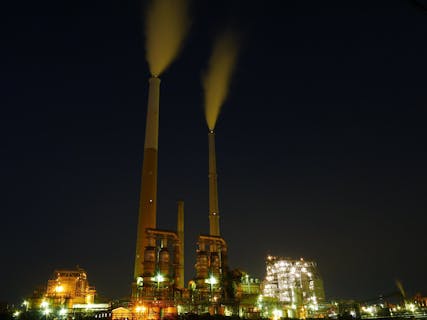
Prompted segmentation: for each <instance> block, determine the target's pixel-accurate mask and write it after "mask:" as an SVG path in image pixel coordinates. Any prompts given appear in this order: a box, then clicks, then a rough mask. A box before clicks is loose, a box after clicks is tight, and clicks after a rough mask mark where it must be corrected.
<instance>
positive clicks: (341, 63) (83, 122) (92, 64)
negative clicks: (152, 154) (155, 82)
mask: <svg viewBox="0 0 427 320" xmlns="http://www.w3.org/2000/svg"><path fill="white" fill-rule="evenodd" d="M425 5H426V1H423V0H420V1H419V2H417V1H415V0H413V1H412V0H376V1H373V0H354V1H341V0H326V1H319V0H306V1H301V0H286V1H284V0H282V1H273V0H270V1H267V0H266V1H256V2H255V1H247V0H202V1H194V2H193V8H192V25H191V30H190V33H189V35H188V37H187V39H186V42H185V45H184V47H183V50H182V52H181V54H180V56H179V57H178V58H177V59H176V61H175V62H174V63H173V64H172V65H171V66H170V68H169V69H168V70H167V71H166V72H165V73H164V74H163V75H162V76H161V78H162V84H161V98H160V112H161V115H160V137H159V190H158V191H159V193H158V215H157V219H158V227H159V228H162V229H174V228H175V225H176V201H177V200H179V199H183V200H184V201H185V218H186V225H185V230H186V243H185V246H186V264H185V269H186V281H188V280H189V279H190V277H191V276H192V275H193V265H194V263H195V248H196V238H197V236H198V235H199V234H200V233H208V180H207V174H208V173H207V170H208V168H207V166H208V162H207V151H208V146H207V127H206V124H205V121H204V113H203V106H202V103H203V91H202V86H201V83H200V76H201V73H202V70H203V69H205V66H206V64H207V60H208V57H209V54H210V50H211V46H212V43H213V39H214V36H215V35H216V34H217V33H218V32H220V31H221V30H222V28H224V27H227V26H229V25H232V26H234V27H235V28H237V29H238V30H239V31H240V32H241V34H242V50H241V54H240V57H239V62H238V65H237V67H236V70H235V74H234V77H233V81H232V85H231V88H230V92H229V97H228V99H227V101H226V103H225V104H224V106H223V109H222V112H221V114H220V117H219V120H218V124H217V128H216V134H217V135H216V143H217V165H218V174H219V178H218V183H219V196H220V199H219V203H220V215H221V220H220V222H221V232H222V235H223V237H224V238H225V239H226V240H227V242H228V245H229V256H230V266H231V267H232V268H241V269H243V270H246V271H247V272H249V273H250V274H251V275H253V276H256V277H259V278H263V277H264V268H265V262H264V261H265V257H266V255H267V254H273V255H280V256H288V257H295V258H299V257H304V258H306V259H313V260H315V261H317V262H318V266H319V269H320V272H321V274H322V276H323V278H324V283H325V291H326V295H327V297H328V298H334V297H341V298H356V299H364V298H372V297H375V296H378V295H379V294H387V293H390V292H393V291H396V287H395V284H394V281H395V279H400V280H401V281H402V283H403V286H404V287H405V289H406V290H407V291H408V293H409V294H414V293H416V292H421V293H424V294H427V290H426V289H427V273H426V265H427V254H426V249H425V244H426V240H427V236H426V232H425V230H426V223H427V218H426V211H427V200H426V181H427V148H426V138H427V137H426V136H427V135H426V119H427V111H426V106H427V90H426V88H427V87H426V85H427V63H426V62H427V60H426V58H427V10H426V9H425V7H424V6H425ZM1 6H2V8H1V11H2V12H3V13H4V14H5V17H4V18H2V20H3V27H2V48H1V50H0V61H1V73H0V74H1V76H0V81H1V82H0V85H1V95H0V103H1V106H2V112H1V126H0V131H1V137H2V138H1V149H0V150H1V154H0V174H1V176H0V181H1V194H2V200H1V201H0V211H1V217H2V218H1V232H0V246H1V247H0V248H1V263H0V274H1V275H2V277H1V280H0V300H5V301H10V302H14V301H20V299H21V298H23V297H24V296H25V295H28V294H30V293H31V292H32V290H33V289H34V288H35V287H37V286H38V285H45V284H46V282H47V280H48V278H49V277H50V276H51V274H52V272H53V270H54V269H55V268H73V267H75V266H76V265H80V266H81V267H83V268H85V269H86V270H87V271H88V276H89V281H90V283H91V284H92V285H94V286H96V288H97V291H98V293H99V295H100V296H101V297H110V298H120V297H125V296H129V294H130V284H131V281H132V273H133V263H134V251H135V239H136V223H137V212H138V197H139V190H140V172H141V167H142V159H143V149H144V130H145V112H146V106H147V89H148V81H147V80H148V77H149V72H148V66H147V63H146V61H145V48H144V32H143V19H144V16H143V9H144V7H145V4H144V3H141V2H140V1H139V0H131V1H118V0H116V1H113V0H102V1H101V0H92V1H83V0H77V1H54V0H45V1H29V0H23V1H7V2H6V1H5V3H2V5H1Z"/></svg>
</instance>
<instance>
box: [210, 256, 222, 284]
mask: <svg viewBox="0 0 427 320" xmlns="http://www.w3.org/2000/svg"><path fill="white" fill-rule="evenodd" d="M220 268H221V263H220V259H219V255H218V252H211V274H212V275H213V276H214V277H215V278H217V279H218V278H219V277H220V274H221V272H220Z"/></svg>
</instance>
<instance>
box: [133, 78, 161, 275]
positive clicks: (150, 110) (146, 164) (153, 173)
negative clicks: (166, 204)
mask: <svg viewBox="0 0 427 320" xmlns="http://www.w3.org/2000/svg"><path fill="white" fill-rule="evenodd" d="M159 97H160V79H159V78H157V77H151V78H150V80H149V91H148V107H147V122H146V125H145V144H144V160H143V164H142V182H141V194H140V198H139V215H138V230H137V240H136V254H135V269H134V278H135V279H136V278H137V277H139V276H142V274H143V272H144V268H143V262H144V250H145V247H146V246H147V245H148V241H147V236H146V232H145V230H146V229H147V228H152V229H155V228H156V205H157V151H158V138H159Z"/></svg>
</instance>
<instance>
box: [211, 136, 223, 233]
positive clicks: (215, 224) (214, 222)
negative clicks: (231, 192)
mask: <svg viewBox="0 0 427 320" xmlns="http://www.w3.org/2000/svg"><path fill="white" fill-rule="evenodd" d="M208 140H209V176H208V177H209V234H210V235H211V236H220V233H219V208H218V185H217V173H216V154H215V133H214V131H213V130H210V131H209V133H208Z"/></svg>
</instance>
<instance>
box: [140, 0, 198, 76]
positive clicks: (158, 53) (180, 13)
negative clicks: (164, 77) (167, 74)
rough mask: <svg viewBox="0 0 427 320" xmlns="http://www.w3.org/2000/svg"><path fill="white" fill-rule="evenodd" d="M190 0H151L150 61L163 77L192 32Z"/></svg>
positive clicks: (152, 69)
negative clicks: (185, 39)
mask: <svg viewBox="0 0 427 320" xmlns="http://www.w3.org/2000/svg"><path fill="white" fill-rule="evenodd" d="M188 11H189V5H188V1H187V0H151V2H150V3H149V6H148V8H147V15H146V24H145V32H146V50H147V61H148V64H149V66H150V72H151V74H152V75H153V76H159V75H160V74H161V73H162V72H163V71H164V70H165V69H166V68H167V67H168V66H169V65H170V64H171V63H172V61H173V60H174V59H175V57H176V56H177V55H178V54H179V51H180V49H181V46H182V43H183V41H184V38H185V36H186V34H187V32H188V29H189V24H190V23H189V13H188Z"/></svg>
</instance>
